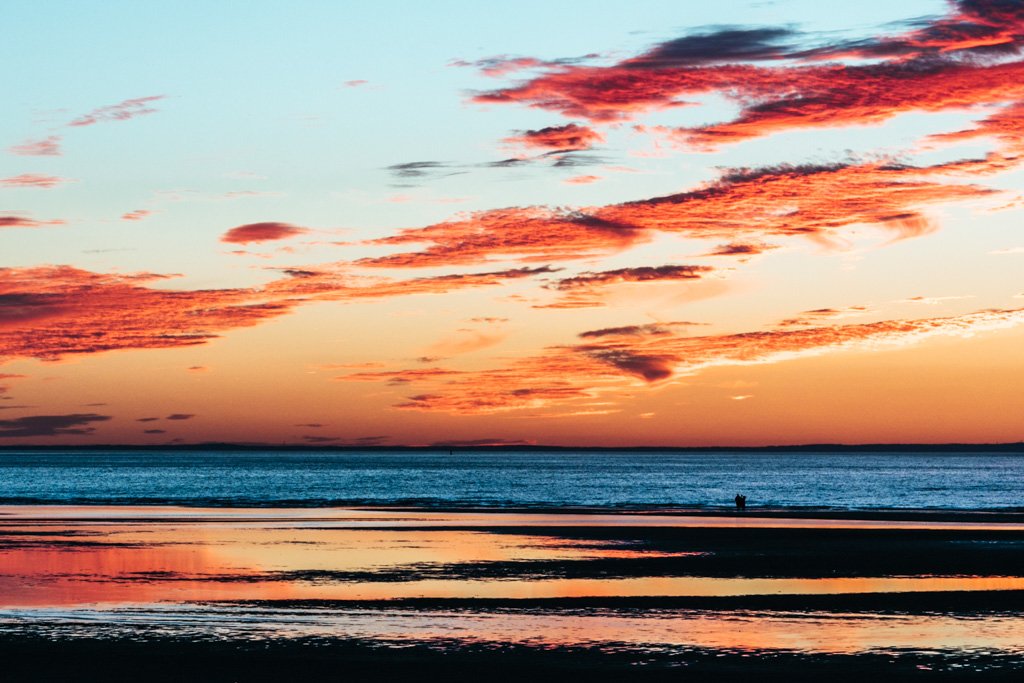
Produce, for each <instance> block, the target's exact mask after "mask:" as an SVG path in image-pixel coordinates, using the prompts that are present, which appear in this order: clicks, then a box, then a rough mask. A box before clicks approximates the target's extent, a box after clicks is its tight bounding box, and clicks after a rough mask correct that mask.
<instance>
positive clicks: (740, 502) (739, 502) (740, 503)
mask: <svg viewBox="0 0 1024 683" xmlns="http://www.w3.org/2000/svg"><path fill="white" fill-rule="evenodd" d="M733 500H735V501H736V509H737V510H738V511H740V512H742V511H743V510H746V509H747V497H746V496H741V495H740V494H738V493H737V494H736V497H735V498H734V499H733Z"/></svg>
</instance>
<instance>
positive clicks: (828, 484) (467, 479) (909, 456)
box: [0, 449, 1024, 510]
mask: <svg viewBox="0 0 1024 683" xmlns="http://www.w3.org/2000/svg"><path fill="white" fill-rule="evenodd" d="M736 493H743V494H745V495H746V496H747V500H748V505H749V506H755V507H756V506H775V507H790V508H818V507H821V508H838V509H844V508H845V509H873V508H875V509H884V508H932V509H963V510H972V509H980V510H985V509H987V510H1012V509H1017V510H1020V509H1024V454H1012V453H999V454H993V453H980V452H979V453H955V454H950V453H935V452H919V453H915V452H880V451H876V452H870V453H867V452H857V453H851V452H843V453H837V452H827V451H824V450H823V451H821V452H808V451H793V452H785V451H773V452H721V451H705V452H702V451H689V450H688V451H678V452H673V451H658V452H650V451H630V450H616V451H586V450H579V451H568V450H559V451H530V452H517V451H463V450H460V451H457V452H454V453H450V452H449V451H447V450H444V451H416V452H412V451H392V452H388V451H365V452H359V451H337V452H329V451H309V452H296V451H274V450H271V449H268V450H266V451H220V450H210V451H200V450H191V451H175V450H146V451H109V452H106V451H95V450H90V451H75V450H68V451H59V452H56V451H48V452H29V451H14V450H9V451H6V452H3V453H0V504H19V503H58V504H59V503H79V504H81V503H86V504H172V505H197V506H341V505H388V504H411V505H422V506H458V505H473V506H488V507H538V506H595V507H608V508H615V507H640V508H644V507H660V506H674V507H716V506H729V505H731V504H732V498H733V496H734V495H735V494H736Z"/></svg>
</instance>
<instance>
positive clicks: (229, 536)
mask: <svg viewBox="0 0 1024 683" xmlns="http://www.w3.org/2000/svg"><path fill="white" fill-rule="evenodd" d="M104 513H106V514H107V516H106V517H104V516H103V514H104ZM652 519H653V516H650V515H553V514H536V515H530V514H508V513H498V514H486V513H409V512H397V511H368V510H297V511H296V510H272V511H267V510H258V511H253V510H243V511H238V510H198V509H192V510H186V509H177V508H156V509H154V508H50V507H36V508H3V509H0V606H17V605H20V606H27V605H37V606H40V605H76V604H88V603H98V602H111V603H127V602H132V603H147V602H158V601H188V600H217V599H221V600H231V599H235V600H242V599H245V600H272V599H324V600H332V599H333V600H340V599H347V600H367V599H374V600H379V599H394V598H409V597H430V598H556V597H560V598H565V597H568V598H576V597H637V596H728V595H755V594H827V593H880V592H904V591H946V590H950V591H952V590H1007V589H1017V590H1021V589H1024V578H1022V577H886V578H829V579H772V578H768V579H746V578H726V579H722V578H709V577H639V578H600V579H593V578H591V579H561V578H537V579H522V578H517V579H499V580H481V579H477V580H458V579H451V580H447V579H445V580H440V579H418V578H417V575H418V573H419V575H422V572H419V568H420V567H421V566H422V565H436V564H449V563H460V564H463V563H474V562H498V561H531V560H573V559H588V558H613V557H656V556H665V555H666V553H659V552H648V551H645V550H636V549H630V548H623V547H617V546H615V545H614V544H604V545H602V544H599V543H596V542H593V541H591V542H587V543H583V542H581V541H573V540H567V539H558V538H551V537H541V536H532V535H530V534H529V531H528V527H529V526H531V525H545V526H551V525H554V526H566V525H568V526H571V525H577V526H581V525H582V522H583V521H591V522H594V523H595V525H603V524H611V523H615V524H617V525H628V524H630V523H635V524H636V525H638V526H648V525H650V523H651V521H652ZM487 520H490V521H492V522H494V523H495V525H497V526H501V525H502V524H508V525H511V522H512V521H514V522H515V524H516V525H517V526H521V527H523V529H521V530H518V529H517V531H518V533H514V534H506V533H502V534H491V533H487V532H486V531H484V530H483V528H482V527H483V526H484V525H483V522H484V521H487ZM665 520H669V521H678V520H682V521H681V522H680V524H679V526H692V525H694V520H700V521H701V522H703V523H704V525H705V526H715V525H716V524H718V523H719V522H721V520H718V519H716V518H709V517H702V518H674V517H663V518H661V521H659V522H658V524H659V525H664V524H667V521H665ZM751 521H752V520H751V519H741V520H735V519H727V520H725V522H722V523H723V524H731V525H735V524H736V523H738V522H739V523H746V522H751ZM762 521H764V522H770V523H771V524H772V525H773V526H776V527H778V526H786V524H785V522H787V521H794V522H797V523H799V524H806V522H808V521H812V522H813V521H815V520H778V519H772V520H762ZM829 521H830V522H831V521H832V520H829ZM426 522H429V524H428V523H426ZM384 523H388V524H390V525H391V526H392V527H397V528H387V529H385V528H378V527H380V526H381V525H382V524H384ZM420 526H422V527H428V528H426V529H417V528H414V527H420ZM446 526H447V527H468V528H445V527H446ZM473 527H481V529H480V530H475V529H474V528H473ZM914 528H917V527H914ZM1000 528H1006V527H1000ZM385 570H387V571H390V572H392V576H391V577H390V578H391V579H392V580H390V581H372V580H366V577H365V575H364V574H353V575H345V574H344V572H359V573H363V572H380V571H385ZM280 572H289V573H290V574H289V575H287V576H284V577H282V576H281V575H280V574H279V573H280ZM395 572H398V574H397V575H396V574H395ZM395 578H398V579H406V580H394V579H395Z"/></svg>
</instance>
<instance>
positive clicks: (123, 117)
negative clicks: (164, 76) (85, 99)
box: [68, 95, 167, 127]
mask: <svg viewBox="0 0 1024 683" xmlns="http://www.w3.org/2000/svg"><path fill="white" fill-rule="evenodd" d="M166 97H167V96H166V95H151V96H149V97H136V98H134V99H129V100H124V101H122V102H118V103H117V104H110V105H107V106H105V107H99V108H98V109H93V110H92V111H91V112H89V113H88V114H83V115H82V116H79V117H78V118H77V119H74V120H73V121H71V122H70V123H68V125H69V126H73V127H82V126H92V125H94V124H97V123H102V122H104V121H127V120H129V119H134V118H136V117H139V116H145V115H146V114H153V113H155V112H156V111H158V110H157V109H156V108H155V107H153V106H152V105H153V103H154V102H158V101H160V100H162V99H164V98H166Z"/></svg>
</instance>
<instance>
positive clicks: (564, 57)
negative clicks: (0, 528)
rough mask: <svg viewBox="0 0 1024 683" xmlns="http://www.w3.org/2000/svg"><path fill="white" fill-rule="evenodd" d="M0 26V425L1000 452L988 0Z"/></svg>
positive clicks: (1009, 231) (144, 435) (1003, 21)
mask: <svg viewBox="0 0 1024 683" xmlns="http://www.w3.org/2000/svg"><path fill="white" fill-rule="evenodd" d="M4 23H5V27H6V30H5V41H6V43H7V50H6V51H5V62H6V64H5V68H4V69H3V72H2V73H3V75H2V76H0V78H2V79H3V85H4V92H5V93H6V96H5V106H4V116H3V118H2V119H0V444H2V445H11V446H17V445H26V444H57V445H60V444H67V445H70V444H153V445H160V444H176V443H198V442H237V443H266V444H285V443H286V444H308V445H316V446H331V445H335V446H389V445H447V446H475V445H503V444H542V445H563V446H573V445H578V446H757V445H780V444H807V443H849V444H856V443H948V442H962V443H985V442H988V443H991V442H1009V441H1020V440H1024V424H1022V423H1021V421H1020V415H1021V414H1022V413H1024V392H1021V391H1020V390H1019V387H1020V386H1021V383H1022V381H1024V350H1022V349H1024V345H1022V341H1024V278H1022V277H1021V273H1022V272H1024V270H1022V267H1024V234H1022V223H1021V219H1022V217H1024V195H1022V191H1021V188H1022V187H1024V173H1022V166H1024V55H1022V53H1021V48H1022V47H1024V3H1021V2H1019V1H1018V0H955V1H952V2H944V1H942V0H907V1H905V2H899V3H894V2H882V1H878V0H871V1H865V2H859V3H821V2H817V1H814V2H812V1H810V0H777V1H765V0H723V1H722V2H717V3H697V2H692V3H691V2H686V3H680V2H670V1H637V2H632V3H628V4H624V3H619V2H616V3H613V2H606V1H596V2H589V3H586V4H584V3H581V2H566V3H550V2H543V3H542V2H533V1H530V2H516V3H506V4H500V5H495V4H492V3H474V2H468V1H455V0H446V1H439V2H431V3H420V2H412V1H398V0H393V1H391V2H378V3H338V2H326V1H324V2H318V1H314V0H305V1H300V2H289V3H284V2H269V1H262V2H260V1H249V2H232V1H225V2H220V3H206V2H198V1H196V2H188V1H183V2H177V3H159V2H127V1H111V2H71V1H66V2H57V1H46V0H34V1H32V2H29V1H27V0H9V1H8V2H6V3H5V6H4Z"/></svg>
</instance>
